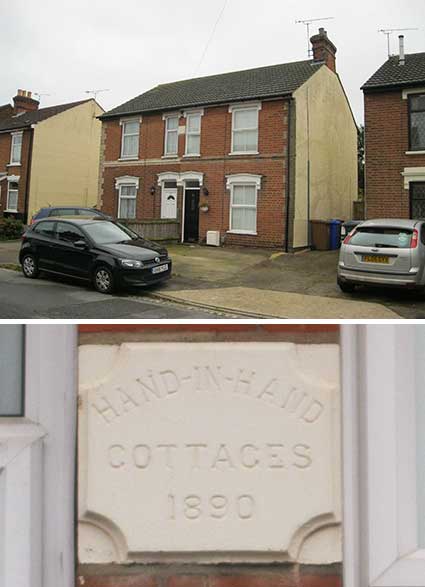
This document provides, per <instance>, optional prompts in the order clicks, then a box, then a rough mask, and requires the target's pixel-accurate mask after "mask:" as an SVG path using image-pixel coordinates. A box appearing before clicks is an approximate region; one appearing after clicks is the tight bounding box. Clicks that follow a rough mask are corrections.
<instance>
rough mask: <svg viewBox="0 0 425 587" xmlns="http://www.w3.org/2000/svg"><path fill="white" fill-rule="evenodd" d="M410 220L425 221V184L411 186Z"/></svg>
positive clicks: (414, 183) (413, 183)
mask: <svg viewBox="0 0 425 587" xmlns="http://www.w3.org/2000/svg"><path fill="white" fill-rule="evenodd" d="M410 218H413V219H415V220H425V182H411V184H410Z"/></svg>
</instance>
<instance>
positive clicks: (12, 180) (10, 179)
mask: <svg viewBox="0 0 425 587" xmlns="http://www.w3.org/2000/svg"><path fill="white" fill-rule="evenodd" d="M19 179H20V177H19V176H15V175H9V177H8V178H7V202H6V210H5V212H18V205H19ZM12 183H16V184H18V189H16V190H15V189H13V190H12V189H11V188H10V186H11V184H12ZM12 191H13V192H17V195H16V208H11V207H10V192H12Z"/></svg>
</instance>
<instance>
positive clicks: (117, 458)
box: [109, 444, 125, 469]
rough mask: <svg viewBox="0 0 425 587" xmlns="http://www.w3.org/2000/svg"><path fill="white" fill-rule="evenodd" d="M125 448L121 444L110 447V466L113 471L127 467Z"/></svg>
mask: <svg viewBox="0 0 425 587" xmlns="http://www.w3.org/2000/svg"><path fill="white" fill-rule="evenodd" d="M124 456H125V448H124V447H123V446H121V444H113V445H112V446H110V447H109V464H110V465H111V467H112V468H113V469H120V468H121V467H123V466H124V465H125V460H124Z"/></svg>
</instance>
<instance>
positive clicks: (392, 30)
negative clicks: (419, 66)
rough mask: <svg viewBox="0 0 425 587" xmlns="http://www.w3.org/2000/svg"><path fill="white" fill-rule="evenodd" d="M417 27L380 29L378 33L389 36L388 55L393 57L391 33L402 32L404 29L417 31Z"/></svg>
mask: <svg viewBox="0 0 425 587" xmlns="http://www.w3.org/2000/svg"><path fill="white" fill-rule="evenodd" d="M417 30H419V29H417V28H407V29H378V33H383V34H384V35H386V37H387V49H388V57H391V46H390V45H391V35H392V34H393V33H399V32H400V33H401V32H402V31H417Z"/></svg>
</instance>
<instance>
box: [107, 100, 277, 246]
mask: <svg viewBox="0 0 425 587" xmlns="http://www.w3.org/2000/svg"><path fill="white" fill-rule="evenodd" d="M228 110H229V108H228V106H227V105H226V106H217V107H209V108H205V109H204V115H203V116H202V120H201V157H184V152H185V136H184V135H179V143H178V145H179V146H178V159H168V160H167V159H164V158H163V153H164V133H165V122H164V120H163V119H162V115H161V114H150V115H149V114H148V115H143V117H142V124H141V129H140V140H139V159H140V160H139V161H133V162H131V161H125V162H120V161H118V159H119V157H120V151H121V125H120V121H119V119H116V120H112V121H111V120H108V121H106V122H103V126H104V134H105V151H104V154H105V157H104V163H103V173H102V176H103V180H102V188H101V199H102V208H103V210H104V211H105V212H106V213H107V214H111V215H117V212H118V194H117V190H116V189H115V178H117V177H120V176H123V175H131V176H135V177H138V178H140V182H139V190H138V196H137V209H136V218H137V219H138V220H146V219H149V220H150V219H155V218H160V216H161V188H160V186H158V177H157V176H158V173H162V172H177V173H181V172H184V171H196V172H201V173H204V185H205V186H206V187H207V189H208V191H209V196H208V197H205V196H202V194H201V200H203V201H208V204H209V211H208V212H207V213H202V212H200V213H199V235H200V241H201V242H203V241H205V238H206V232H207V230H220V232H221V234H222V236H224V237H225V242H226V243H228V244H235V245H253V246H265V247H276V246H278V247H282V246H284V244H285V243H284V236H285V193H286V185H285V177H286V167H287V165H286V154H287V131H288V103H287V101H286V100H284V99H279V100H271V101H270V100H269V101H263V102H262V108H261V110H260V112H259V136H258V147H259V153H260V154H259V155H242V156H229V153H230V151H231V134H232V115H231V113H230V112H229V111H228ZM179 124H180V126H182V125H184V124H185V119H184V118H183V117H182V118H180V122H179ZM237 173H250V174H255V175H262V176H263V178H262V185H261V189H260V191H259V194H258V202H257V233H258V234H257V236H252V235H238V234H230V233H227V232H226V231H227V230H228V229H229V220H230V191H229V190H227V189H226V176H227V175H233V174H237ZM152 186H155V189H156V192H155V195H154V196H152V195H151V193H150V189H151V187H152ZM182 199H183V188H182V187H179V188H178V218H180V219H181V215H182Z"/></svg>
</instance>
